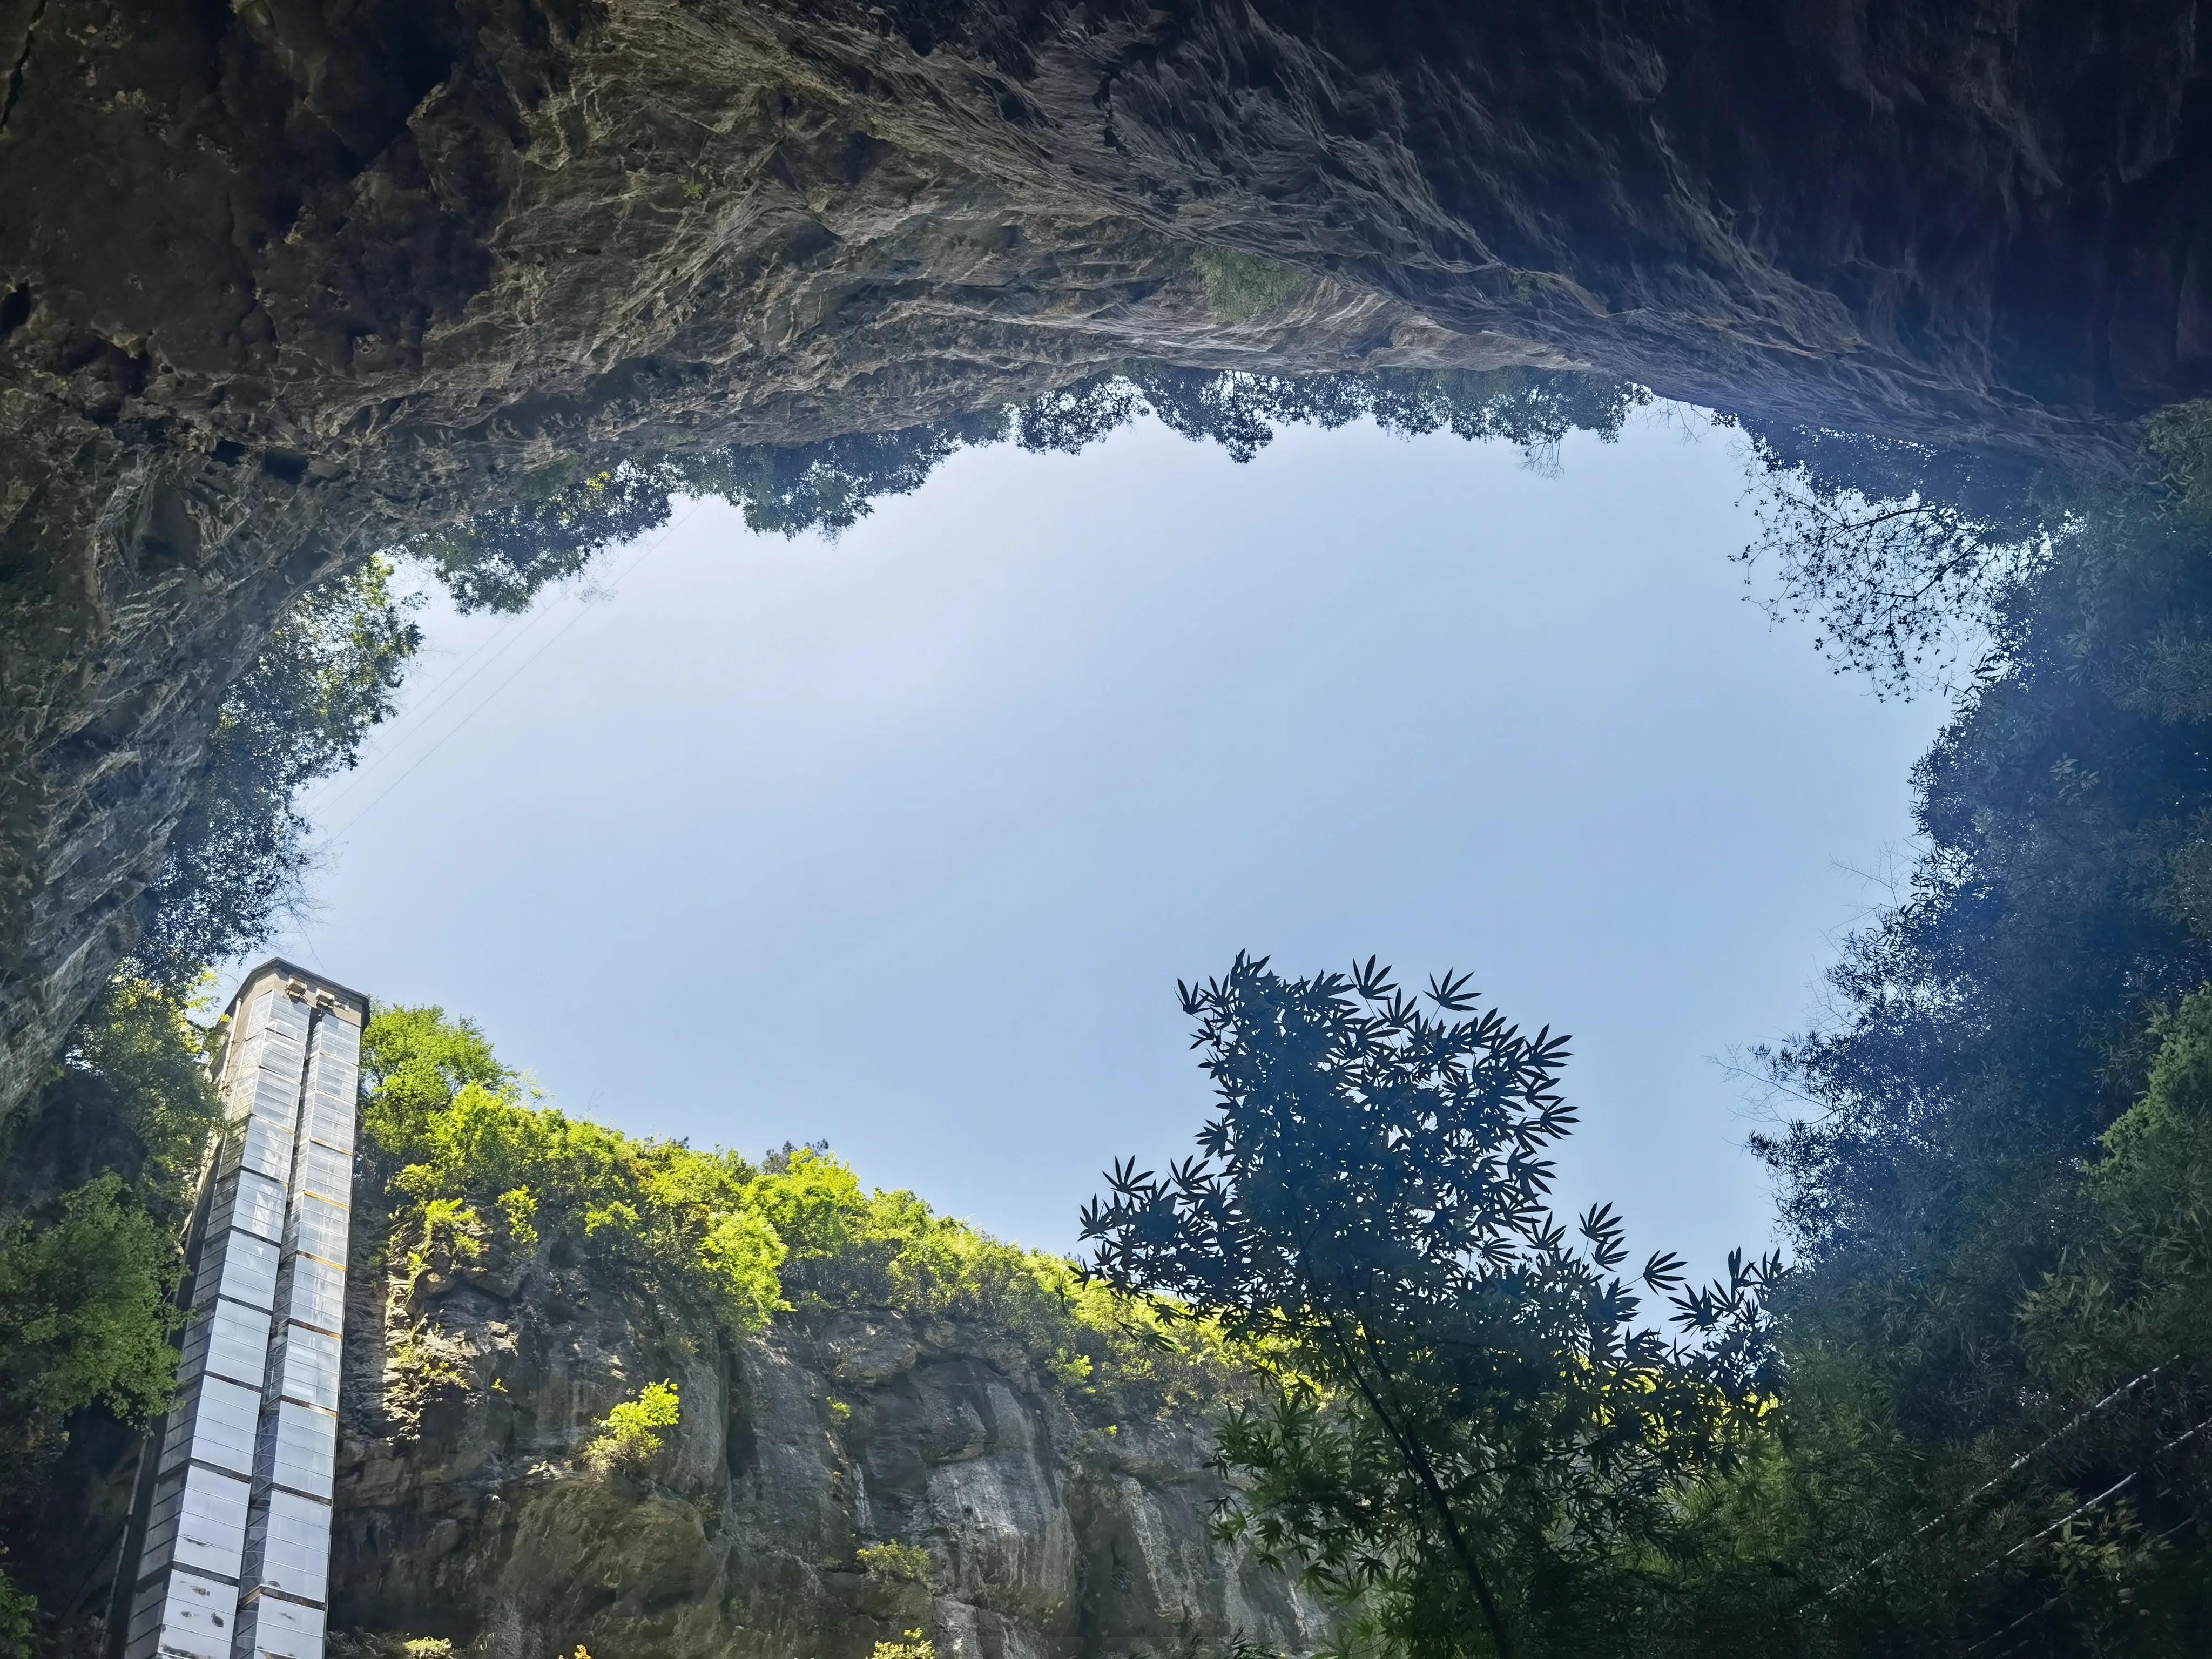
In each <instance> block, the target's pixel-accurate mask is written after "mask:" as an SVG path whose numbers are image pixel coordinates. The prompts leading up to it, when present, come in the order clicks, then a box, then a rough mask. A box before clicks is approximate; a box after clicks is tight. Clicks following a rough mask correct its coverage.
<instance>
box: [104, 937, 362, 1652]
mask: <svg viewBox="0 0 2212 1659" xmlns="http://www.w3.org/2000/svg"><path fill="white" fill-rule="evenodd" d="M228 1020H229V1029H228V1037H227V1040H226V1042H225V1043H224V1046H223V1048H222V1054H221V1056H220V1058H219V1059H218V1060H217V1061H216V1085H217V1087H218V1089H219V1091H220V1092H221V1095H222V1130H221V1133H220V1134H219V1136H218V1138H217V1139H216V1146H215V1152H214V1156H213V1158H211V1160H210V1166H209V1170H208V1173H207V1177H206V1179H205V1181H204V1183H203V1186H202V1190H201V1194H200V1201H199V1205H198V1207H197V1210H196V1211H195V1212H194V1216H193V1222H192V1228H191V1234H190V1235H189V1237H188V1238H187V1240H186V1262H187V1266H188V1268H189V1272H190V1278H189V1279H188V1280H187V1292H186V1293H187V1297H188V1299H189V1304H190V1309H191V1315H190V1322H188V1323H187V1325H186V1326H185V1332H184V1337H183V1341H182V1344H181V1353H182V1362H181V1364H179V1367H178V1371H177V1402H176V1406H175V1408H174V1409H173V1411H171V1412H170V1413H169V1416H168V1419H167V1422H166V1423H165V1424H164V1425H162V1428H161V1434H160V1437H159V1439H158V1443H156V1444H155V1447H154V1449H153V1451H152V1454H151V1455H152V1458H153V1462H152V1468H151V1474H150V1481H151V1486H150V1500H149V1502H148V1503H147V1506H146V1508H145V1510H144V1520H143V1526H142V1528H140V1529H139V1533H138V1544H137V1550H136V1551H135V1553H134V1554H133V1555H132V1556H131V1558H130V1559H126V1561H125V1569H124V1570H125V1581H124V1589H125V1595H126V1596H127V1599H128V1606H129V1609H130V1610H129V1614H128V1619H129V1624H128V1628H127V1631H126V1632H125V1636H124V1643H123V1653H124V1656H125V1659H263V1656H269V1659H322V1652H323V1626H324V1609H325V1603H326V1601H327V1600H328V1583H329V1577H330V1560H331V1475H332V1473H333V1470H334V1468H335V1464H336V1461H337V1403H338V1352H339V1345H340V1341H341V1339H342V1337H343V1333H344V1328H345V1270H346V1238H347V1233H348V1230H349V1218H350V1212H351V1206H352V1202H353V1152H354V1128H355V1121H356V1115H357V1111H358V1106H359V1101H360V1094H361V1035H362V1026H363V1024H365V1023H366V1022H367V1020H368V999H367V998H366V997H364V996H362V994H360V993H359V992H357V991H350V990H348V989H347V988H346V987H343V986H342V985H337V984H334V983H332V982H331V981H329V980H327V979H325V978H323V977H322V976H321V975H317V974H311V973H309V972H307V970H306V969H301V968H297V967H295V966H294V965H293V964H292V963H289V962H282V961H276V962H268V963H263V964H262V965H261V966H260V967H258V968H257V969H254V970H253V971H252V973H251V974H249V975H246V981H245V983H244V984H242V985H241V986H240V987H239V989H238V994H237V995H235V996H234V997H233V998H232V999H231V1003H230V1007H229V1010H228ZM145 1490H147V1488H146V1487H145V1486H143V1484H142V1491H145Z"/></svg>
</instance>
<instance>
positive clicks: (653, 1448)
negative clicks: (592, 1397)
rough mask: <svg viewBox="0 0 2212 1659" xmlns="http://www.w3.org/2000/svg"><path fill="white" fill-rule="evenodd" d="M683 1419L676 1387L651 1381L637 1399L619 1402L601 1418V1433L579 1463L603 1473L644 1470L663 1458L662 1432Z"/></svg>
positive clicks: (667, 1383) (582, 1455)
mask: <svg viewBox="0 0 2212 1659" xmlns="http://www.w3.org/2000/svg"><path fill="white" fill-rule="evenodd" d="M682 1419H683V1413H682V1410H681V1408H680V1406H679V1403H678V1400H677V1397H676V1384H675V1383H672V1382H668V1381H662V1382H659V1383H647V1384H646V1385H645V1387H644V1388H642V1389H640V1390H638V1395H637V1398H636V1399H635V1400H624V1401H620V1402H619V1403H618V1404H617V1405H616V1406H615V1407H614V1408H613V1409H612V1410H611V1411H609V1412H608V1413H607V1414H606V1415H605V1417H603V1418H601V1419H599V1434H598V1435H597V1436H596V1437H593V1438H592V1440H590V1441H589V1442H587V1443H586V1444H585V1447H584V1449H583V1450H582V1451H581V1452H580V1453H579V1454H578V1455H577V1460H578V1461H579V1462H581V1463H582V1464H583V1465H584V1466H585V1467H586V1468H590V1469H592V1470H594V1471H596V1472H597V1473H599V1474H608V1473H609V1472H611V1471H612V1470H615V1469H635V1468H641V1467H642V1466H643V1465H645V1464H647V1463H649V1462H652V1461H653V1458H655V1457H657V1456H659V1455H660V1449H661V1447H662V1446H663V1445H664V1444H665V1442H664V1441H663V1440H662V1439H661V1437H660V1431H661V1430H663V1429H672V1428H674V1427H675V1426H676V1425H677V1424H678V1422H680V1421H681V1420H682Z"/></svg>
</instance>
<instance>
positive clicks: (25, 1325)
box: [0, 1172, 179, 1458]
mask: <svg viewBox="0 0 2212 1659" xmlns="http://www.w3.org/2000/svg"><path fill="white" fill-rule="evenodd" d="M178 1269H179V1263H178V1261H177V1251H176V1246H175V1244H174V1243H173V1242H172V1240H171V1239H170V1237H169V1236H168V1233H167V1231H166V1230H165V1229H163V1228H161V1227H160V1226H158V1225H155V1222H154V1220H153V1219H152V1218H150V1217H149V1216H148V1215H147V1213H146V1212H145V1211H144V1210H143V1209H141V1208H140V1207H138V1206H137V1205H136V1204H135V1203H133V1202H132V1201H131V1196H130V1194H129V1190H128V1188H126V1187H125V1184H124V1182H123V1178H122V1177H121V1176H118V1175H116V1174H114V1173H112V1172H110V1173H109V1174H106V1175H104V1176H99V1177H98V1178H97V1179H95V1180H94V1181H92V1182H89V1183H88V1184H87V1185H85V1186H83V1187H80V1188H77V1189H76V1191H75V1192H72V1193H70V1194H67V1195H66V1196H64V1198H63V1199H61V1200H60V1201H59V1202H58V1205H57V1206H55V1208H54V1211H53V1212H52V1215H51V1218H44V1219H42V1220H33V1219H29V1218H25V1219H21V1220H17V1221H15V1222H12V1223H10V1224H9V1225H7V1226H6V1227H5V1228H4V1229H0V1420H4V1423H5V1429H4V1435H5V1441H6V1443H7V1446H8V1449H9V1452H10V1453H11V1454H12V1455H13V1457H15V1458H21V1457H23V1456H25V1455H35V1454H37V1453H40V1452H41V1451H44V1450H46V1449H49V1447H50V1446H52V1444H53V1443H56V1442H57V1441H58V1439H59V1437H61V1434H62V1429H63V1425H64V1422H65V1421H66V1420H67V1419H68V1417H69V1415H70V1413H72V1412H74V1411H76V1410H78V1409H79V1408H80V1407H85V1406H89V1405H91V1404H93V1403H94V1401H100V1402H102V1403H104V1404H105V1405H106V1407H108V1409H109V1410H111V1411H112V1412H113V1413H115V1414H116V1416H117V1417H118V1418H120V1419H123V1420H124V1421H125V1422H126V1423H144V1422H149V1421H151V1420H152V1419H154V1418H155V1417H158V1416H159V1415H160V1414H161V1413H162V1412H164V1411H166V1410H167V1408H168V1404H169V1396H170V1392H171V1390H172V1389H173V1386H174V1384H175V1379H176V1364H177V1356H176V1352H175V1351H174V1350H173V1349H172V1348H171V1347H170V1346H169V1345H168V1342H167V1335H168V1333H169V1331H170V1329H171V1328H173V1324H174V1322H175V1316H174V1314H173V1310H172V1309H171V1307H170V1304H169V1297H170V1296H171V1294H172V1292H173V1291H174V1290H175V1289H176V1283H177V1273H178Z"/></svg>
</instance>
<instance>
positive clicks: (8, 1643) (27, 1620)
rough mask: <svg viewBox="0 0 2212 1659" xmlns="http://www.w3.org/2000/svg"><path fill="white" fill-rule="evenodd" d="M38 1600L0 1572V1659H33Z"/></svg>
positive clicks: (37, 1632)
mask: <svg viewBox="0 0 2212 1659" xmlns="http://www.w3.org/2000/svg"><path fill="white" fill-rule="evenodd" d="M39 1622H40V1621H39V1603H38V1598H37V1597H35V1596H32V1595H26V1594H25V1593H24V1592H23V1591H21V1590H20V1589H16V1588H15V1585H14V1584H13V1583H9V1578H8V1575H7V1574H6V1573H4V1572H0V1659H34V1656H36V1655H37V1653H38V1651H39Z"/></svg>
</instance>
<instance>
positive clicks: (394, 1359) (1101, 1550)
mask: <svg viewBox="0 0 2212 1659" xmlns="http://www.w3.org/2000/svg"><path fill="white" fill-rule="evenodd" d="M373 1230H374V1223H373V1222H372V1223H371V1224H370V1225H369V1227H368V1229H364V1231H363V1232H362V1233H361V1234H357V1237H356V1245H357V1246H359V1247H362V1248H367V1249H375V1248H377V1246H378V1245H379V1244H380V1242H381V1241H380V1239H372V1238H371V1237H368V1236H367V1235H368V1232H370V1231H373ZM364 1279H365V1280H367V1281H368V1283H367V1284H362V1283H361V1281H362V1280H364ZM348 1343H349V1346H348V1351H347V1355H346V1375H345V1380H344V1385H343V1400H342V1403H341V1430H340V1445H339V1462H338V1492H337V1541H336V1547H335V1551H334V1558H335V1559H334V1560H333V1564H332V1567H333V1576H332V1587H331V1628H332V1630H333V1631H334V1632H339V1633H341V1635H342V1638H343V1639H342V1641H341V1642H340V1643H339V1644H337V1649H338V1650H349V1651H351V1652H353V1653H356V1654H357V1655H371V1654H375V1655H397V1654H398V1651H399V1644H400V1643H401V1642H402V1641H403V1640H404V1639H407V1638H425V1637H428V1638H443V1639H445V1640H447V1641H448V1642H450V1643H451V1644H453V1648H454V1650H456V1651H457V1652H465V1653H467V1654H469V1655H471V1656H476V1659H542V1656H544V1655H545V1654H548V1653H555V1652H558V1653H567V1652H569V1651H571V1650H573V1649H574V1646H575V1645H576V1644H579V1643H581V1644H586V1645H587V1646H588V1647H589V1648H590V1649H591V1650H592V1654H593V1655H594V1656H596V1659H647V1656H651V1659H686V1656H694V1655H697V1656H706V1655H715V1656H725V1655H738V1654H742V1655H752V1656H762V1659H771V1656H772V1659H847V1656H850V1659H867V1656H868V1655H869V1654H870V1653H871V1652H872V1650H873V1646H874V1644H876V1643H877V1642H879V1641H889V1642H893V1643H898V1642H902V1641H903V1640H905V1632H908V1631H912V1630H916V1629H920V1630H924V1631H926V1632H927V1633H928V1634H929V1636H930V1638H932V1639H933V1641H934V1642H935V1644H936V1646H937V1650H938V1652H939V1654H940V1655H943V1656H946V1659H951V1656H954V1655H958V1656H962V1659H1076V1656H1085V1659H1090V1656H1119V1655H1161V1656H1166V1655H1180V1654H1196V1653H1210V1654H1217V1655H1218V1654H1220V1653H1223V1652H1226V1651H1228V1650H1230V1649H1231V1647H1232V1646H1233V1644H1235V1643H1236V1642H1237V1640H1239V1639H1249V1640H1253V1641H1255V1642H1259V1643H1261V1644H1265V1645H1267V1647H1269V1648H1272V1649H1274V1650H1279V1651H1285V1652H1292V1653H1299V1652H1310V1651H1311V1650H1314V1649H1315V1648H1316V1647H1318V1646H1320V1645H1321V1644H1322V1641H1323V1639H1324V1638H1325V1636H1326V1634H1327V1632H1328V1625H1327V1623H1326V1621H1325V1619H1324V1617H1323V1615H1322V1609H1321V1608H1320V1607H1317V1606H1316V1605H1315V1604H1314V1603H1313V1602H1311V1601H1310V1600H1309V1599H1308V1598H1306V1597H1305V1596H1304V1595H1301V1594H1300V1593H1299V1592H1297V1590H1296V1589H1293V1587H1292V1586H1291V1584H1290V1583H1288V1582H1287V1581H1286V1580H1285V1578H1284V1577H1282V1576H1281V1575H1280V1574H1278V1573H1274V1572H1272V1571H1267V1570H1264V1569H1261V1568H1259V1567H1257V1566H1255V1565H1253V1564H1251V1563H1250V1562H1249V1561H1247V1560H1244V1559H1242V1558H1240V1557H1239V1556H1238V1555H1237V1554H1236V1553H1233V1552H1231V1551H1229V1550H1226V1549H1225V1548H1224V1547H1221V1546H1219V1545H1218V1544H1216V1543H1214V1542H1213V1541H1212V1540H1211V1538H1210V1537H1209V1535H1208V1534H1207V1530H1206V1522H1207V1519H1208V1515H1209V1504H1210V1503H1211V1501H1212V1498H1213V1497H1214V1496H1216V1495H1217V1493H1218V1490H1219V1488H1218V1485H1217V1484H1216V1483H1215V1482H1214V1481H1213V1480H1212V1478H1211V1477H1209V1476H1207V1475H1206V1474H1204V1473H1203V1472H1202V1465H1203V1462H1204V1461H1205V1447H1204V1444H1203V1433H1202V1431H1201V1430H1200V1429H1198V1428H1196V1427H1194V1425H1193V1424H1192V1422H1191V1421H1190V1420H1189V1418H1188V1414H1183V1415H1182V1416H1181V1417H1180V1418H1179V1419H1177V1420H1174V1421H1168V1420H1155V1419H1153V1418H1152V1416H1150V1415H1149V1414H1147V1413H1141V1412H1131V1411H1127V1410H1126V1409H1125V1408H1126V1407H1127V1402H1126V1401H1124V1402H1122V1405H1121V1407H1117V1406H1116V1405H1115V1402H1114V1401H1113V1399H1112V1397H1111V1395H1110V1394H1107V1395H1097V1396H1093V1395H1088V1394H1085V1393H1082V1392H1080V1391H1078V1392H1076V1393H1073V1394H1071V1393H1070V1392H1069V1391H1067V1390H1066V1389H1063V1388H1061V1387H1060V1386H1059V1385H1057V1384H1055V1383H1054V1381H1053V1380H1052V1379H1051V1378H1050V1377H1049V1376H1046V1375H1043V1374H1041V1372H1040V1370H1039V1368H1038V1366H1037V1364H1036V1359H1035V1358H1034V1357H1033V1356H1030V1355H1027V1354H1025V1353H1024V1352H1022V1351H1021V1350H1020V1349H1019V1348H1018V1346H1015V1345H1013V1344H1012V1343H1010V1342H1009V1341H1008V1340H1006V1339H1005V1338H1004V1337H1003V1335H1000V1334H996V1333H994V1332H993V1331H992V1330H990V1329H989V1328H987V1327H983V1326H980V1325H977V1324H974V1323H971V1322H942V1323H935V1324H929V1325H923V1326H918V1325H916V1324H915V1323H914V1322H909V1321H908V1320H906V1319H904V1318H902V1317H899V1316H892V1315H883V1316H851V1315H847V1316H835V1317H819V1318H813V1319H804V1320H793V1319H790V1318H787V1319H786V1320H784V1321H781V1322H779V1323H778V1325H777V1327H776V1328H775V1329H774V1330H772V1331H771V1332H770V1333H769V1334H768V1335H767V1336H765V1337H763V1338H760V1339H757V1340H752V1341H749V1342H746V1343H744V1344H743V1345H741V1346H735V1347H731V1346H726V1345H724V1344H722V1343H720V1342H718V1341H716V1340H714V1338H712V1337H711V1336H708V1335H703V1334H702V1324H701V1323H700V1322H696V1321H694V1320H690V1319H687V1318H686V1317H685V1316H683V1315H682V1314H681V1313H679V1312H677V1311H675V1310H670V1309H667V1308H665V1307H663V1306H660V1305H659V1304H656V1303H655V1302H654V1300H653V1298H652V1297H650V1296H647V1295H645V1294H642V1293H641V1292H639V1291H635V1290H625V1289H623V1288H622V1287H621V1286H620V1285H618V1284H615V1283H611V1282H610V1280H609V1279H607V1278H606V1277H605V1275H603V1274H602V1275H594V1274H592V1273H589V1272H586V1270H584V1269H582V1268H578V1267H571V1268H568V1269H563V1270H555V1269H551V1268H547V1267H543V1266H542V1265H541V1266H540V1267H537V1268H534V1269H532V1271H531V1272H530V1273H528V1274H527V1275H526V1277H522V1278H520V1279H516V1278H510V1279H507V1280H505V1281H493V1280H489V1279H483V1278H482V1277H471V1276H469V1275H465V1274H464V1275H462V1276H460V1277H459V1278H458V1279H435V1278H434V1279H430V1280H427V1281H425V1282H424V1283H423V1284H422V1285H417V1286H416V1290H415V1291H414V1293H413V1294H412V1295H410V1294H408V1293H407V1292H406V1291H405V1290H404V1287H402V1288H401V1291H400V1293H399V1294H398V1297H396V1298H395V1297H393V1296H392V1287H391V1286H390V1285H387V1283H386V1281H385V1280H383V1279H381V1278H380V1275H378V1274H377V1273H374V1271H368V1270H366V1267H365V1264H364V1269H363V1270H362V1271H359V1272H358V1273H357V1277H356V1305H355V1307H354V1308H353V1309H352V1310H350V1316H349V1330H348ZM663 1378H666V1379H669V1380H671V1381H673V1382H674V1383H675V1384H676V1386H677V1389H678V1394H679V1395H680V1397H681V1400H682V1402H683V1407H682V1409H683V1417H682V1421H681V1423H680V1425H678V1427H677V1428H676V1429H675V1430H673V1431H671V1432H670V1434H669V1436H668V1443H667V1445H666V1447H665V1449H664V1450H663V1451H662V1452H661V1453H660V1454H659V1456H658V1457H657V1458H656V1459H655V1460H654V1461H653V1462H652V1463H651V1464H650V1465H649V1466H648V1467H647V1468H646V1469H645V1470H644V1471H642V1472H641V1473H638V1474H593V1473H591V1472H590V1471H589V1470H587V1469H585V1468H581V1467H580V1466H579V1464H578V1462H577V1461H576V1454H577V1453H578V1451H579V1449H580V1447H581V1445H582V1443H584V1442H585V1440H586V1438H587V1437H589V1435H590V1432H591V1426H590V1425H591V1423H592V1419H594V1418H595V1417H597V1416H599V1415H600V1414H603V1413H605V1411H606V1410H607V1408H608V1407H610V1406H611V1405H612V1404H613V1403H614V1402H615V1401H617V1399H619V1398H622V1397H623V1396H624V1395H634V1394H635V1392H636V1391H637V1390H638V1389H639V1388H641V1386H642V1385H643V1384H645V1383H649V1382H656V1381H659V1380H661V1379H663ZM886 1542H891V1543H897V1544H902V1545H904V1546H907V1547H909V1548H911V1549H919V1550H921V1551H923V1552H925V1553H926V1554H927V1560H928V1566H927V1572H926V1575H925V1576H924V1577H921V1578H915V1577H898V1576H894V1575H886V1574H884V1573H882V1572H880V1571H878V1572H876V1573H871V1572H869V1571H866V1570H865V1569H864V1568H863V1566H862V1565H861V1563H860V1559H859V1558H858V1556H857V1553H856V1552H857V1551H858V1550H859V1549H860V1547H863V1546H869V1545H880V1544H883V1543H886Z"/></svg>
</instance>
